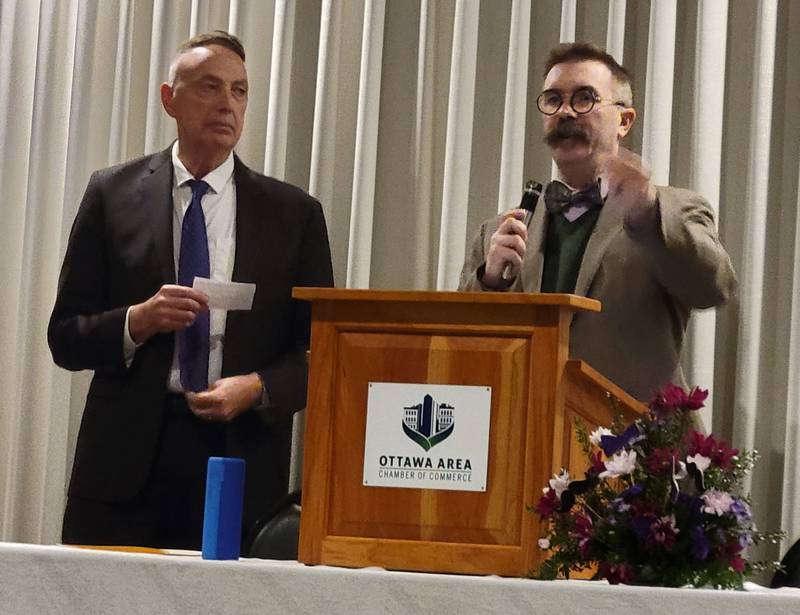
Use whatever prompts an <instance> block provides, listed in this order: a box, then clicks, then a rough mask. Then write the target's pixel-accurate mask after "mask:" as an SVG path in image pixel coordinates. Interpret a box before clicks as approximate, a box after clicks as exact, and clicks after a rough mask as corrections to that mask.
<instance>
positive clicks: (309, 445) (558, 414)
mask: <svg viewBox="0 0 800 615" xmlns="http://www.w3.org/2000/svg"><path fill="white" fill-rule="evenodd" d="M363 293H365V294H363V295H362V294H359V293H358V292H356V291H341V293H338V292H336V291H330V290H327V291H325V292H322V293H320V297H321V299H320V300H318V301H314V304H313V321H312V339H311V356H310V375H309V396H308V411H307V415H306V432H305V444H304V462H303V466H304V467H303V512H302V516H301V534H300V545H299V559H300V561H302V562H304V563H308V564H318V563H320V564H331V565H343V566H382V567H385V568H393V569H401V570H420V571H438V572H461V573H470V574H500V575H509V576H511V575H515V576H516V575H524V574H527V573H529V572H531V571H532V570H533V569H534V568H535V566H536V565H537V563H538V561H540V560H541V557H542V552H541V550H540V549H539V548H538V546H537V544H536V542H537V539H538V538H539V535H540V532H539V517H538V515H536V514H535V513H532V512H530V511H529V508H530V507H532V506H533V505H535V504H536V502H537V500H538V498H539V496H540V495H541V488H542V486H543V485H544V484H545V483H546V481H547V479H548V478H550V476H551V474H552V472H553V471H554V465H555V464H556V463H560V460H561V458H562V455H563V440H562V432H563V429H564V426H565V416H564V409H563V406H564V397H565V394H564V390H563V387H562V376H563V370H564V365H565V364H566V362H567V353H568V331H569V319H570V316H571V311H572V310H574V309H576V308H575V307H574V306H572V305H566V307H565V305H562V304H559V303H558V302H557V301H556V300H558V299H559V298H558V297H556V298H555V299H554V298H553V297H547V298H544V299H541V300H540V299H537V298H534V299H530V298H524V297H523V298H520V297H508V298H506V297H502V296H501V297H498V299H497V300H496V302H490V301H487V299H486V297H485V296H476V297H474V298H473V297H472V296H471V295H470V294H466V293H465V294H463V295H464V296H465V297H466V299H463V300H462V298H461V295H462V294H460V293H449V294H445V298H444V300H442V299H441V297H440V296H439V294H437V293H426V294H425V296H424V297H422V299H424V300H421V299H420V297H419V295H421V293H400V292H396V291H395V292H391V293H385V295H391V296H389V297H388V298H387V297H386V296H378V298H377V300H375V295H381V293H380V292H378V291H375V292H374V293H373V292H372V291H363ZM340 296H341V297H343V300H338V298H339V297H340ZM361 296H365V297H366V300H365V301H361V300H359V298H360V297H361ZM407 296H408V297H410V299H408V300H407V299H406V297H407ZM428 297H430V300H429V301H428V300H427V299H428ZM312 298H313V297H312ZM473 299H474V300H473ZM561 300H562V301H564V302H565V303H566V302H567V301H569V302H572V303H575V302H576V301H575V298H567V299H566V300H564V299H561ZM537 301H539V302H541V303H542V304H534V303H535V302H537ZM526 302H527V303H526ZM545 303H546V304H545ZM587 305H591V304H587ZM370 382H373V383H412V384H420V383H425V384H428V385H462V386H480V387H491V414H490V420H489V449H488V466H487V467H488V470H487V482H486V490H485V491H460V490H458V491H454V490H439V489H420V488H409V487H397V488H395V487H378V486H368V485H364V484H363V481H364V446H365V432H366V423H367V405H368V396H369V384H370ZM398 431H399V436H398V437H405V436H404V435H403V432H402V430H398Z"/></svg>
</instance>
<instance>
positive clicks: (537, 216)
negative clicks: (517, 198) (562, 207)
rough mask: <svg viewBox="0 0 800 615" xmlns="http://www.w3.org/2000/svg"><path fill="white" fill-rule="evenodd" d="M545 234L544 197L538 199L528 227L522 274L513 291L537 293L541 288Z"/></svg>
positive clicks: (545, 214) (545, 209)
mask: <svg viewBox="0 0 800 615" xmlns="http://www.w3.org/2000/svg"><path fill="white" fill-rule="evenodd" d="M546 233H547V208H546V207H545V206H544V197H543V196H542V197H540V198H539V203H538V205H537V207H536V211H535V212H534V213H533V219H532V220H531V224H530V226H529V227H528V243H527V246H526V248H525V259H524V260H523V262H522V272H521V273H520V276H519V278H518V280H519V281H518V282H517V283H516V284H515V285H514V290H521V291H525V292H531V293H538V292H539V290H540V289H541V288H542V270H543V269H544V250H545V242H546Z"/></svg>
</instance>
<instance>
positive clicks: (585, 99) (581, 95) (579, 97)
mask: <svg viewBox="0 0 800 615" xmlns="http://www.w3.org/2000/svg"><path fill="white" fill-rule="evenodd" d="M572 98H573V100H574V101H575V102H576V103H590V102H594V100H595V93H594V92H593V91H592V90H589V89H583V90H578V91H577V92H575V94H573V96H572Z"/></svg>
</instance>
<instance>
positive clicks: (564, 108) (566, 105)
mask: <svg viewBox="0 0 800 615" xmlns="http://www.w3.org/2000/svg"><path fill="white" fill-rule="evenodd" d="M556 117H572V118H576V117H578V114H577V113H576V112H575V109H573V108H572V103H571V102H570V101H568V100H565V101H564V102H563V103H561V107H559V109H558V111H556Z"/></svg>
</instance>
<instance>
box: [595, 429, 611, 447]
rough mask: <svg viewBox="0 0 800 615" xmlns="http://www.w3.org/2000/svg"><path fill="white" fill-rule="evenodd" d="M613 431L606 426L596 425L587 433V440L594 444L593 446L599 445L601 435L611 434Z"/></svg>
mask: <svg viewBox="0 0 800 615" xmlns="http://www.w3.org/2000/svg"><path fill="white" fill-rule="evenodd" d="M613 435H614V432H613V431H611V430H610V429H608V428H607V427H598V428H597V429H595V430H594V431H593V432H592V433H591V434H590V435H589V442H591V443H592V444H594V445H595V446H600V441H601V440H602V439H603V436H613Z"/></svg>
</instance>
